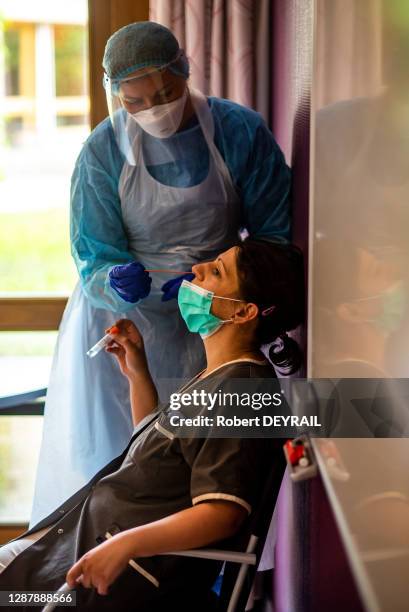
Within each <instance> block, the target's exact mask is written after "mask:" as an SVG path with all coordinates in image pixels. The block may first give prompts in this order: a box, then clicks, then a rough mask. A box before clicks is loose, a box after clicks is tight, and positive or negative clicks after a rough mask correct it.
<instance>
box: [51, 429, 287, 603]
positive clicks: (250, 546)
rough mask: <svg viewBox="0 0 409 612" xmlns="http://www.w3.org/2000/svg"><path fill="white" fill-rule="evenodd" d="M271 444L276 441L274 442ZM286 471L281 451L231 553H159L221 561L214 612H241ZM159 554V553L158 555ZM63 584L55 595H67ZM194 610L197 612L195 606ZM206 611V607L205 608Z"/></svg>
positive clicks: (247, 596) (213, 596)
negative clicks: (220, 582)
mask: <svg viewBox="0 0 409 612" xmlns="http://www.w3.org/2000/svg"><path fill="white" fill-rule="evenodd" d="M272 442H275V443H277V442H279V441H278V440H275V441H272ZM285 468H286V460H285V456H284V452H280V453H277V460H276V461H275V463H274V465H273V466H272V469H271V470H270V473H269V474H268V477H267V479H266V483H265V486H264V489H263V492H262V494H261V496H260V502H259V504H258V506H257V507H256V508H255V509H254V511H253V512H252V514H251V515H250V517H249V519H248V520H247V521H246V523H245V525H244V527H243V528H242V529H241V531H240V532H239V534H238V535H237V536H236V537H235V538H234V550H219V549H215V548H199V549H192V550H181V551H174V552H171V553H169V552H167V553H163V555H166V556H168V555H176V556H180V557H193V558H196V559H209V560H213V561H224V562H225V566H224V574H223V579H222V587H221V592H220V596H219V597H217V596H216V595H214V594H211V593H209V598H212V610H214V612H244V610H245V607H246V603H247V600H248V598H249V595H250V591H251V587H252V585H253V581H254V577H255V574H256V570H257V567H258V564H259V562H260V559H261V555H262V552H263V548H264V544H265V541H266V537H267V533H268V529H269V526H270V522H271V518H272V516H273V512H274V508H275V505H276V502H277V497H278V493H279V491H280V485H281V481H282V479H283V475H284V471H285ZM161 554H162V553H161ZM69 590H70V589H69V587H68V585H67V584H66V583H65V584H64V585H63V586H62V587H61V588H60V589H59V592H65V593H67V592H68V591H69ZM56 606H57V604H55V603H50V604H48V605H47V606H45V607H44V608H43V612H52V610H54V609H55V608H56ZM195 609H198V608H197V606H195ZM205 609H208V608H205Z"/></svg>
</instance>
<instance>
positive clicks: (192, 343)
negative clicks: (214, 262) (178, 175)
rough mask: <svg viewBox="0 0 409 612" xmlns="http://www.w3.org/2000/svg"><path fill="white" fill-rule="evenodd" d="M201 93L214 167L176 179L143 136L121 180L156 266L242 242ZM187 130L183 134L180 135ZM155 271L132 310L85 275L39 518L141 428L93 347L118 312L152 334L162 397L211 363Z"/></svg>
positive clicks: (57, 360) (56, 396)
mask: <svg viewBox="0 0 409 612" xmlns="http://www.w3.org/2000/svg"><path fill="white" fill-rule="evenodd" d="M190 93H191V99H192V103H193V106H194V109H195V113H196V115H197V118H198V120H199V123H200V127H201V129H202V132H203V135H204V137H205V140H206V143H207V145H208V148H209V153H210V154H209V171H208V174H207V177H206V178H205V179H204V180H203V182H202V183H200V184H198V185H195V186H193V187H187V188H179V187H168V186H166V185H163V184H161V183H159V182H158V181H156V180H155V179H154V178H153V177H152V176H151V175H150V174H149V172H148V170H147V168H146V166H145V163H144V159H143V154H142V147H141V143H140V142H138V143H136V145H137V146H136V149H135V148H134V151H135V157H136V159H137V165H128V164H127V163H125V165H124V167H123V170H122V173H121V176H120V181H119V194H120V199H121V206H122V214H123V219H124V225H125V228H126V232H127V235H128V238H129V244H130V251H131V252H132V254H133V255H134V256H135V259H136V260H137V261H139V262H141V263H142V264H143V265H144V266H145V267H146V268H153V269H163V268H165V269H166V268H169V269H175V270H187V271H189V270H190V269H191V266H192V264H194V263H196V262H198V261H201V260H205V259H209V258H213V257H214V256H216V255H217V254H218V253H220V252H221V251H223V250H225V249H227V248H229V247H230V246H232V245H233V244H234V243H235V242H236V241H237V234H238V229H239V201H238V196H237V194H236V192H235V189H234V186H233V184H232V181H231V178H230V175H229V172H228V169H227V167H226V165H225V163H224V161H223V158H222V156H221V155H220V153H219V151H218V150H217V148H216V146H215V145H214V142H213V136H214V123H213V117H212V114H211V111H210V108H209V106H208V104H207V100H206V98H205V96H203V94H201V93H199V92H196V91H193V90H191V92H190ZM179 137H180V135H179ZM170 278H172V276H170V275H168V274H166V275H165V274H164V275H162V274H152V279H153V281H152V289H151V293H150V295H149V296H148V297H147V298H146V299H144V300H142V301H141V302H140V303H138V304H137V305H136V306H135V308H134V309H133V310H130V311H127V312H126V313H121V312H118V313H114V312H110V311H108V310H104V309H101V308H94V307H93V306H91V304H90V303H89V301H88V300H87V298H86V297H85V295H84V294H83V292H82V290H81V286H80V284H79V283H78V285H77V287H76V288H75V290H74V293H73V295H72V297H71V299H70V300H69V302H68V304H67V307H66V310H65V313H64V316H63V319H62V322H61V326H60V333H59V337H58V341H57V346H56V350H55V354H54V360H53V366H52V371H51V378H50V383H49V388H48V394H47V401H46V407H45V419H44V431H43V441H42V447H41V451H40V460H39V468H38V472H37V482H36V490H35V498H34V505H33V512H32V517H31V525H35V524H36V523H37V522H38V520H40V519H41V518H43V517H44V516H47V515H48V514H49V513H50V512H51V511H52V510H54V509H55V508H56V507H57V506H58V505H59V504H61V503H62V502H63V501H64V500H65V499H67V498H68V497H69V496H70V495H71V494H72V493H74V492H75V491H76V490H77V489H78V488H80V487H81V486H82V485H84V484H85V483H86V482H87V481H88V480H89V479H90V478H91V477H92V476H93V475H94V474H95V473H96V472H97V471H98V470H99V469H100V468H101V467H103V466H104V465H105V464H106V463H108V461H110V460H111V459H112V458H113V457H115V456H117V455H119V454H120V453H121V452H122V450H123V449H124V448H125V446H126V444H127V443H128V441H129V438H130V436H131V434H132V430H133V426H132V420H131V412H130V404H129V389H128V382H127V380H126V379H125V377H123V376H122V374H121V373H120V370H119V367H118V365H117V363H116V360H115V359H114V358H113V357H112V356H111V355H108V354H107V353H105V352H101V353H100V354H99V355H97V357H95V358H93V359H90V358H89V357H87V356H86V351H87V350H88V349H89V348H90V347H91V346H93V344H95V342H97V340H99V339H100V338H101V336H102V335H103V334H104V330H105V329H106V328H107V327H109V326H110V325H112V324H113V323H114V322H115V321H116V320H117V319H118V318H121V317H126V318H129V319H132V320H133V321H134V322H135V323H136V325H137V326H138V328H139V330H140V331H141V333H142V336H143V338H144V341H145V347H146V352H147V357H148V362H149V367H150V371H151V374H152V376H153V378H154V380H155V383H156V384H157V387H158V391H159V394H160V396H161V398H162V399H164V400H165V399H167V397H168V396H169V394H170V393H171V392H172V391H175V390H176V389H177V388H178V387H179V386H180V379H186V378H191V377H192V376H193V375H195V374H196V373H197V372H198V371H199V370H200V369H201V368H203V366H204V353H203V346H202V342H201V340H200V338H199V336H198V335H197V334H191V333H189V332H188V331H187V328H186V325H185V323H184V321H183V319H182V318H181V316H180V313H179V310H178V304H177V300H171V301H169V302H162V301H161V296H162V292H161V291H160V287H161V285H162V284H163V283H164V282H165V281H167V280H169V279H170Z"/></svg>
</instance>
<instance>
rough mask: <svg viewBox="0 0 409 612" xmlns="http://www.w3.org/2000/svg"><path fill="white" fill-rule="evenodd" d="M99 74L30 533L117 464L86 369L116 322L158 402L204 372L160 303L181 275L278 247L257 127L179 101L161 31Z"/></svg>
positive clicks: (82, 160)
mask: <svg viewBox="0 0 409 612" xmlns="http://www.w3.org/2000/svg"><path fill="white" fill-rule="evenodd" d="M103 67H104V69H105V76H104V86H105V89H106V94H107V102H108V108H109V113H110V116H109V118H107V119H105V120H104V121H103V122H102V123H100V124H99V125H98V126H97V127H96V128H95V130H94V131H93V132H92V133H91V135H90V137H89V138H88V140H87V141H86V143H85V144H84V147H83V149H82V151H81V153H80V156H79V158H78V160H77V163H76V167H75V170H74V174H73V177H72V190H71V194H72V198H71V200H72V202H71V243H72V254H73V257H74V260H75V263H76V265H77V268H78V272H79V276H80V282H79V283H78V285H77V287H76V289H75V290H74V293H73V295H72V297H71V299H70V301H69V303H68V305H67V308H66V310H65V313H64V316H63V319H62V322H61V327H60V333H59V337H58V342H57V347H56V351H55V355H54V361H53V366H52V372H51V378H50V384H49V389H48V394H47V401H46V407H45V419H44V432H43V440H42V447H41V451H40V459H39V468H38V472H37V482H36V490H35V499H34V505H33V513H32V517H31V524H34V523H36V522H38V521H39V520H40V519H41V518H42V517H43V516H45V515H47V514H48V513H49V512H50V510H51V509H52V508H54V507H56V506H58V505H59V504H60V503H61V502H62V501H63V500H64V499H66V498H67V497H68V496H69V495H70V494H71V493H73V492H74V491H76V490H77V489H78V488H79V487H80V486H82V485H83V484H84V483H85V482H87V481H88V480H89V478H90V477H91V476H92V475H93V474H95V473H96V472H97V471H98V469H100V468H101V466H103V465H105V464H106V463H107V462H108V461H109V460H110V459H112V457H114V456H116V455H118V454H119V453H120V452H121V451H122V450H123V448H124V447H125V445H126V443H127V441H128V439H129V436H130V434H131V432H132V423H131V420H130V416H129V415H130V410H129V398H128V389H127V386H126V384H125V383H124V380H123V378H122V377H121V375H120V372H119V370H118V366H117V364H116V363H114V362H113V360H110V359H109V356H107V355H106V354H105V353H104V352H101V353H100V354H99V355H97V356H96V357H94V358H93V359H91V358H89V357H88V356H87V355H86V352H87V350H88V349H89V348H90V347H92V346H93V345H94V344H95V343H96V342H97V340H99V338H100V337H101V336H102V335H103V334H104V330H105V329H106V328H108V327H110V326H111V325H112V324H113V323H114V322H115V321H116V320H117V319H118V318H121V317H125V315H126V318H129V319H131V320H132V321H134V323H135V324H136V325H137V327H138V328H139V329H140V331H141V334H142V336H143V338H144V341H145V348H146V355H147V359H148V365H149V368H150V371H151V373H152V376H153V379H154V381H155V384H156V386H157V389H158V392H159V395H160V397H161V398H162V399H166V397H167V396H168V395H169V393H171V392H172V391H174V390H175V389H177V388H178V386H180V380H181V379H188V378H190V377H191V376H192V375H193V374H194V373H195V372H197V371H198V370H199V369H200V368H201V367H202V365H203V360H204V354H203V348H202V346H201V342H200V339H198V338H197V337H196V336H195V335H194V334H190V333H189V332H188V330H187V329H186V326H185V324H184V321H183V320H182V318H181V316H180V314H179V312H178V305H177V300H175V299H172V298H176V296H177V292H178V288H179V286H180V284H181V282H182V280H183V278H184V277H185V276H186V275H185V273H188V272H190V271H191V268H192V265H194V264H195V263H197V262H200V261H206V260H210V259H213V258H214V256H215V254H217V253H219V252H220V251H222V250H225V249H227V248H229V247H231V246H232V245H234V244H235V243H237V240H238V239H239V238H238V236H239V232H240V230H241V229H245V230H246V231H247V233H248V234H250V236H254V237H263V238H266V239H271V240H286V239H287V238H288V237H289V202H288V194H289V187H290V172H289V169H288V167H287V166H286V163H285V160H284V157H283V154H282V152H281V150H280V148H279V147H278V145H277V143H276V142H275V140H274V137H273V135H272V134H271V132H270V131H269V130H268V128H267V127H266V125H265V123H264V121H263V120H262V118H261V117H260V115H259V114H258V113H256V112H254V111H252V110H250V109H248V108H245V107H243V106H240V105H238V104H235V103H233V102H230V101H228V100H223V99H219V98H214V97H209V98H207V97H206V96H204V95H203V94H202V93H200V92H199V91H196V90H194V89H192V88H190V87H189V85H188V77H189V64H188V60H187V58H186V56H185V54H184V52H183V50H182V49H180V47H179V44H178V42H177V40H176V38H175V37H174V36H173V34H172V33H171V32H170V31H169V30H168V29H167V28H165V27H163V26H161V25H159V24H156V23H154V22H138V23H133V24H130V25H127V26H125V27H124V28H121V29H120V30H118V31H117V32H115V33H114V34H113V35H112V36H111V38H110V39H109V40H108V42H107V45H106V49H105V54H104V59H103ZM158 270H159V271H158ZM187 278H189V277H187ZM179 355H183V362H181V361H180V359H179V358H178V357H177V356H179Z"/></svg>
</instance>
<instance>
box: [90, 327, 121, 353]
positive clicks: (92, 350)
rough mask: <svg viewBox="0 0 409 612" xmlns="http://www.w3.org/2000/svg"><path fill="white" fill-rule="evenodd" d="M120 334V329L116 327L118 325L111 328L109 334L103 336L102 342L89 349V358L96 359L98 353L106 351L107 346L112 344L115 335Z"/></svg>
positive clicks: (99, 341)
mask: <svg viewBox="0 0 409 612" xmlns="http://www.w3.org/2000/svg"><path fill="white" fill-rule="evenodd" d="M112 332H113V333H112ZM118 333H119V329H118V328H117V327H116V325H114V326H113V327H111V329H110V330H109V332H108V333H107V334H105V336H103V337H102V338H101V340H98V342H97V343H96V344H94V346H92V347H91V348H90V349H89V351H87V355H88V357H95V355H98V353H99V352H100V351H102V349H104V348H105V347H106V346H107V344H109V343H110V342H111V340H114V339H115V334H118Z"/></svg>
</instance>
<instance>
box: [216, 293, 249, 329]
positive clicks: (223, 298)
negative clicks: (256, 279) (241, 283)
mask: <svg viewBox="0 0 409 612" xmlns="http://www.w3.org/2000/svg"><path fill="white" fill-rule="evenodd" d="M214 298H218V299H219V300H229V301H230V302H243V303H244V304H246V303H247V302H246V300H238V299H237V298H229V297H223V296H222V295H213V298H212V299H214ZM235 314H236V311H234V312H233V318H230V319H225V320H224V321H223V323H234V315H235Z"/></svg>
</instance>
